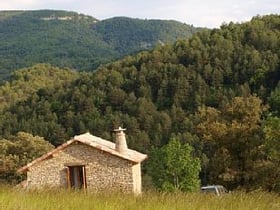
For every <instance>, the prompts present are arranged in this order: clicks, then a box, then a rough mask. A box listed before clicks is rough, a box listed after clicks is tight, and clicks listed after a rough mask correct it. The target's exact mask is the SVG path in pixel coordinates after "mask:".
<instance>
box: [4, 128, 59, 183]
mask: <svg viewBox="0 0 280 210" xmlns="http://www.w3.org/2000/svg"><path fill="white" fill-rule="evenodd" d="M53 148H54V147H53V146H52V145H51V144H50V143H49V142H47V141H46V140H45V139H44V138H42V137H39V136H33V135H31V134H29V133H24V132H19V133H17V135H16V136H10V137H9V138H8V139H1V140H0V157H1V159H0V160H1V161H0V180H6V181H10V182H14V181H15V179H20V177H19V175H18V174H17V173H16V171H17V170H18V169H19V167H21V166H24V165H26V164H27V163H29V162H31V161H32V160H33V159H35V158H37V157H39V156H41V155H43V154H44V153H46V152H48V151H49V150H50V149H53Z"/></svg>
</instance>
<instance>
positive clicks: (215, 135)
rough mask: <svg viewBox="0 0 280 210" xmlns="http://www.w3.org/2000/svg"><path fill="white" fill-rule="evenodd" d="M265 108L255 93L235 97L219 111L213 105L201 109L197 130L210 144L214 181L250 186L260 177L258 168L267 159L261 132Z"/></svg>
mask: <svg viewBox="0 0 280 210" xmlns="http://www.w3.org/2000/svg"><path fill="white" fill-rule="evenodd" d="M264 110H265V107H264V106H263V105H262V104H261V100H260V99H259V98H257V97H255V96H249V97H245V98H242V97H235V98H233V99H232V101H230V102H229V103H228V104H225V105H224V106H223V107H222V108H221V110H220V111H219V110H216V109H215V108H211V107H203V108H201V109H200V110H199V112H198V118H199V119H200V123H199V124H198V125H197V131H198V134H199V136H200V139H201V140H202V141H204V142H205V146H207V147H208V150H207V152H206V154H207V156H208V158H209V159H210V162H209V166H208V169H207V170H208V171H209V176H210V181H211V182H212V181H214V180H216V181H217V180H219V183H226V184H227V186H230V185H231V187H232V186H235V187H236V186H238V185H240V186H242V187H246V188H249V187H251V186H252V182H254V181H255V180H256V179H257V178H258V174H256V172H257V170H258V169H257V168H261V166H263V165H264V161H265V156H263V155H262V154H263V150H262V146H263V140H262V132H261V116H262V114H263V112H264ZM252 172H253V173H252ZM256 185H257V184H256Z"/></svg>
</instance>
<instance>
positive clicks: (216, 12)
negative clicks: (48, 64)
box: [0, 0, 280, 28]
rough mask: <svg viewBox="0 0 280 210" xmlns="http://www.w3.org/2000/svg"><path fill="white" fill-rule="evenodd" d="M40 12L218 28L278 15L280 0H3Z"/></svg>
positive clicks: (4, 6) (3, 5)
mask: <svg viewBox="0 0 280 210" xmlns="http://www.w3.org/2000/svg"><path fill="white" fill-rule="evenodd" d="M37 9H59V10H67V11H75V12H78V13H82V14H85V15H90V16H93V17H95V18H97V19H99V20H103V19H107V18H111V17H116V16H126V17H132V18H141V19H167V20H177V21H180V22H183V23H187V24H192V25H194V26H200V27H208V28H218V27H219V26H220V25H221V24H223V23H229V22H231V21H232V22H234V23H237V22H238V23H242V22H245V21H249V20H250V19H251V18H252V17H253V16H256V15H267V14H279V13H280V0H0V10H37Z"/></svg>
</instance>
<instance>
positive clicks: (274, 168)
mask: <svg viewBox="0 0 280 210" xmlns="http://www.w3.org/2000/svg"><path fill="white" fill-rule="evenodd" d="M279 26H280V16H279V15H268V16H263V17H261V16H257V17H254V18H253V19H252V20H251V21H250V22H247V23H243V24H234V23H229V24H227V25H226V24H225V25H223V26H222V27H221V28H220V29H213V30H209V31H202V32H198V33H197V34H195V35H194V36H193V37H191V38H189V39H184V40H179V41H176V42H175V43H174V44H172V45H165V46H157V47H156V48H155V49H154V50H151V51H145V52H141V53H138V54H137V55H135V56H128V57H126V58H124V59H121V60H119V61H116V62H114V63H111V64H108V65H104V66H101V67H100V68H98V70H97V71H96V72H95V73H88V74H81V73H80V76H79V78H78V79H74V80H71V82H69V83H67V84H66V85H64V86H61V87H60V88H43V89H41V90H39V91H37V92H33V93H32V94H30V97H28V98H27V99H25V100H20V101H17V103H15V104H10V106H7V108H6V109H5V110H3V112H2V114H1V118H0V131H1V135H2V137H3V138H4V137H6V136H10V135H16V133H17V132H18V131H25V132H29V133H32V134H33V135H39V136H43V137H44V138H45V139H48V140H49V141H50V142H51V143H52V144H54V145H58V144H60V143H62V142H64V141H65V140H66V139H69V138H70V137H71V136H74V135H76V134H79V133H83V132H86V131H90V132H91V133H92V134H94V135H97V136H101V137H103V138H105V139H112V134H111V133H110V132H108V131H110V130H112V129H113V128H114V127H117V126H119V125H122V126H123V127H126V128H127V140H128V145H129V147H131V148H134V149H137V150H139V151H143V152H145V153H148V154H150V153H151V150H152V148H157V147H161V146H163V145H166V144H167V143H168V142H169V141H170V139H171V138H177V139H179V140H180V141H181V142H183V143H188V144H190V145H191V146H192V147H193V148H194V149H195V151H194V154H193V155H195V156H197V157H199V158H200V160H201V166H202V172H201V180H202V183H221V184H224V185H225V186H227V187H228V188H230V189H235V188H242V189H246V190H254V189H265V190H269V191H272V190H274V191H278V192H279V191H280V186H279V183H280V180H279V169H280V167H279V162H280V161H279V160H280V155H279V149H280V148H279V145H280V144H279V139H280V138H279V137H280V132H279V125H280V83H279V81H280V51H279V43H280V41H279V40H280V31H279V29H280V27H279ZM145 171H149V165H147V166H145Z"/></svg>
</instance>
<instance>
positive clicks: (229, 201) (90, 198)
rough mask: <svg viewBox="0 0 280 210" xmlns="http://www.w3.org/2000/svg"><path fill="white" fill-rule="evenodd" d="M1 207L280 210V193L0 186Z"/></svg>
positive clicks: (15, 209)
mask: <svg viewBox="0 0 280 210" xmlns="http://www.w3.org/2000/svg"><path fill="white" fill-rule="evenodd" d="M0 209H1V210H10V209H11V210H44V209H45V210H47V209H51V210H52V209H54V210H64V209H65V210H66V209H67V210H68V209H73V210H74V209H75V210H76V209H78V210H82V209H93V210H95V209H96V210H144V209H148V210H173V209H174V210H177V209H182V210H188V209H190V210H200V209H201V210H222V209H223V210H224V209H225V210H279V209H280V197H279V195H276V194H272V193H267V192H253V193H244V192H234V193H231V194H228V195H225V196H221V197H217V196H212V195H205V194H200V193H158V192H146V193H143V195H142V196H138V197H134V196H132V195H123V194H115V193H102V194H93V193H87V194H85V193H83V192H79V191H76V192H75V191H66V190H57V191H54V190H52V191H49V190H46V191H24V190H16V189H12V188H10V187H7V186H4V187H3V186H2V187H1V189H0Z"/></svg>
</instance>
